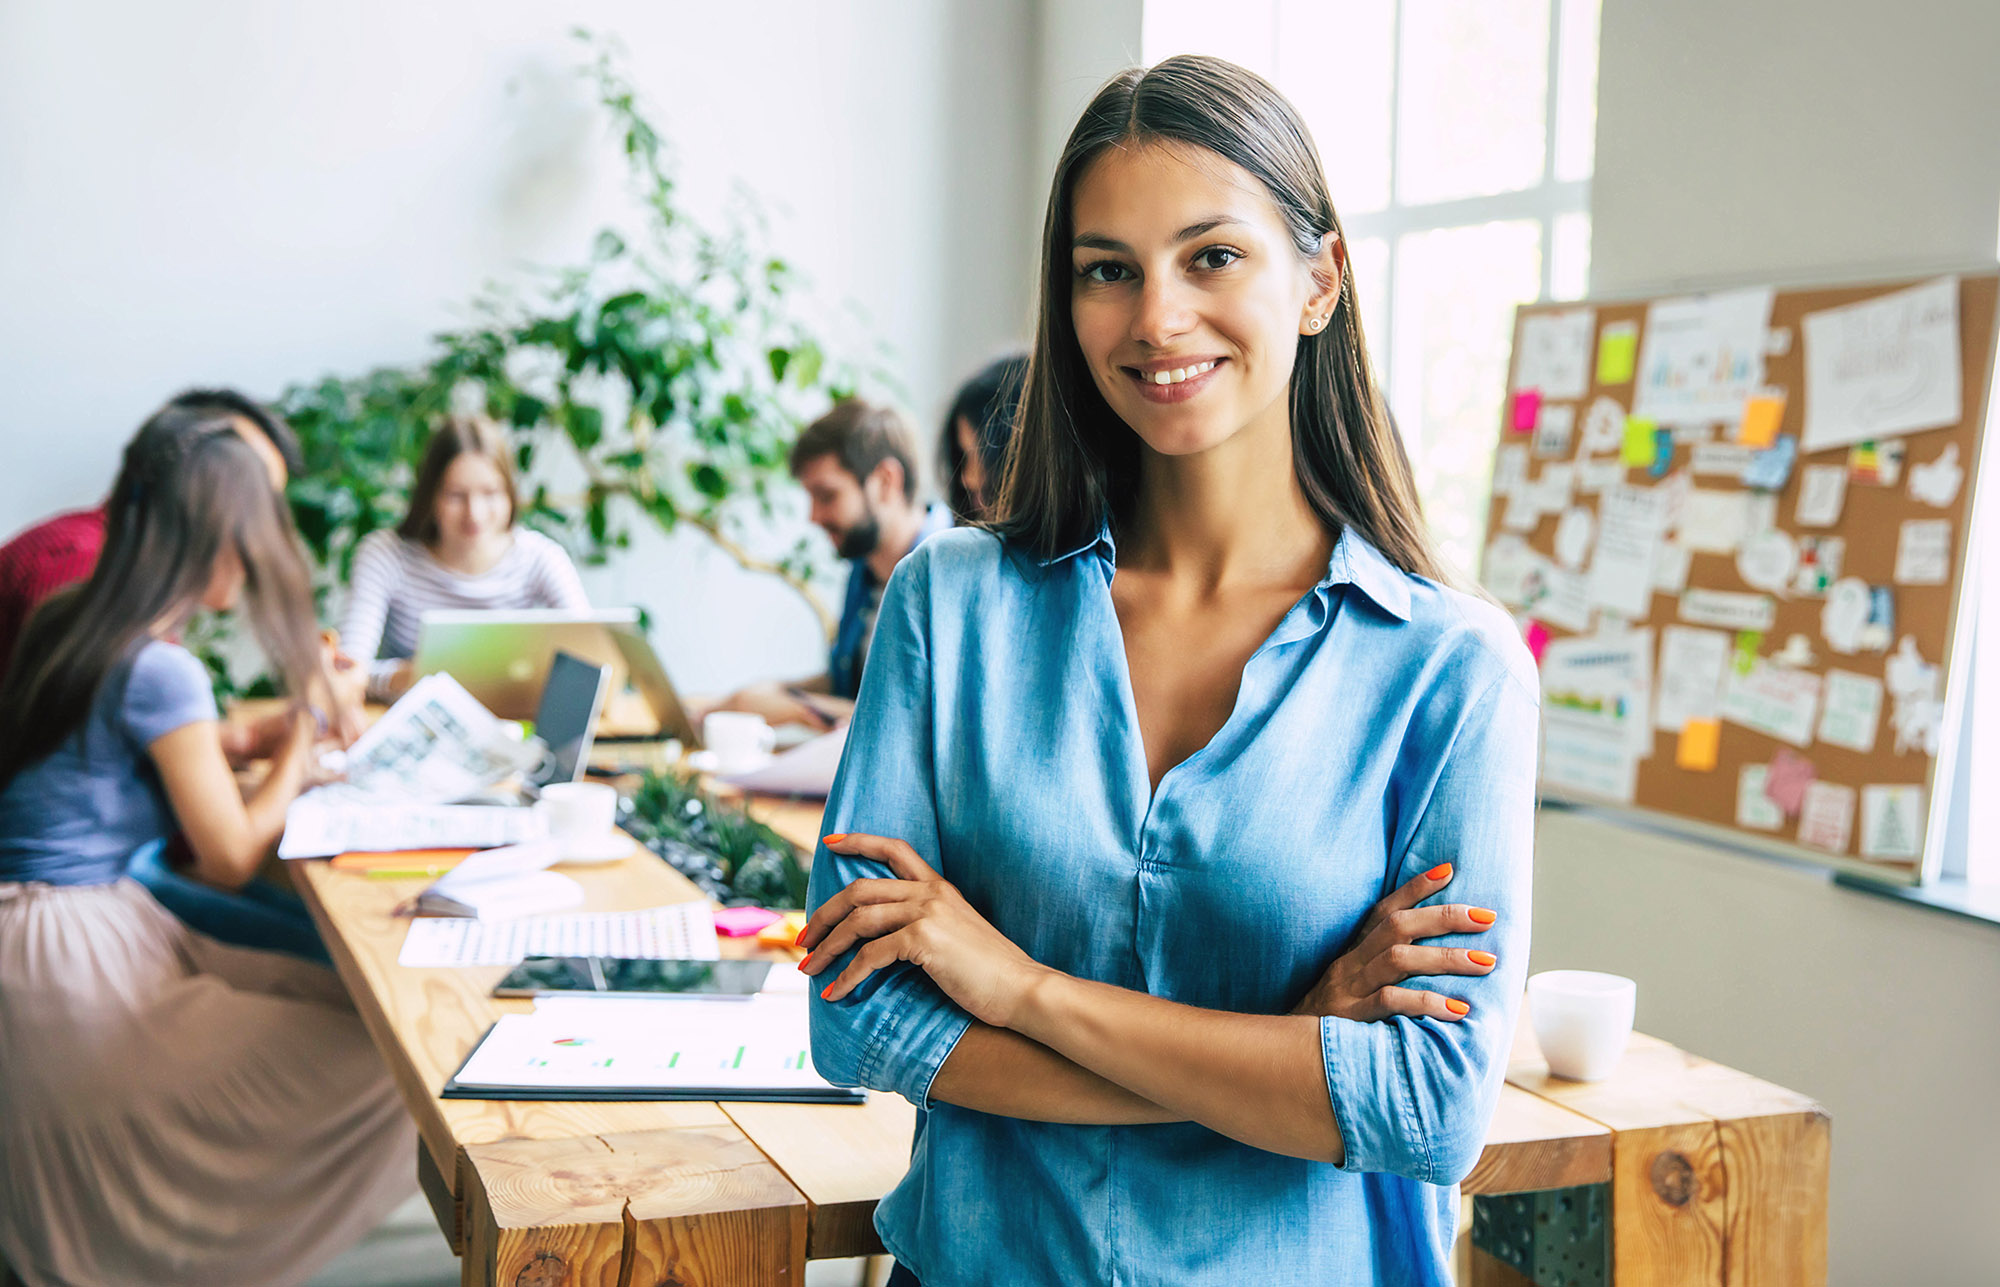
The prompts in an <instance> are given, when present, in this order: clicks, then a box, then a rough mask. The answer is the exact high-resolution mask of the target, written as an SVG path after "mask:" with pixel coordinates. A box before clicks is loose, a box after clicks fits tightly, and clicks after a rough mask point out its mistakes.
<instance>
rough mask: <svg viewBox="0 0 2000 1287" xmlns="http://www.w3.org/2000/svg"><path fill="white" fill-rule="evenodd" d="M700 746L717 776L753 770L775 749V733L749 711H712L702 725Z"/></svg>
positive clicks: (776, 733)
mask: <svg viewBox="0 0 2000 1287" xmlns="http://www.w3.org/2000/svg"><path fill="white" fill-rule="evenodd" d="M701 744H702V745H703V746H704V747H706V748H707V749H708V753H709V754H710V755H711V756H713V757H715V769H716V772H718V773H741V772H742V771H743V770H745V769H753V768H756V767H757V765H758V764H760V763H762V762H763V760H764V757H765V756H767V755H769V754H770V753H771V752H772V751H773V750H774V749H776V748H777V745H778V731H777V730H776V729H774V728H772V727H771V726H770V725H769V724H766V723H765V722H764V717H763V716H762V715H757V714H753V713H752V712H750V711H711V712H709V715H708V718H707V719H704V720H703V721H702V722H701Z"/></svg>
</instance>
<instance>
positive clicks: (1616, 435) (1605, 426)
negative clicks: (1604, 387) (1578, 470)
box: [1583, 397, 1625, 454]
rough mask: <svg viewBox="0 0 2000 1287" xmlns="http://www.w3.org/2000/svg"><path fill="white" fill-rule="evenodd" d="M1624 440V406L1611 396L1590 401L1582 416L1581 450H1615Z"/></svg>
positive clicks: (1591, 451) (1587, 452)
mask: <svg viewBox="0 0 2000 1287" xmlns="http://www.w3.org/2000/svg"><path fill="white" fill-rule="evenodd" d="M1624 440H1625V408H1623V407H1621V406H1619V405H1618V403H1617V402H1616V401H1614V400H1613V399H1611V398H1605V397H1599V398H1597V399H1595V400H1594V401H1592V402H1591V404H1590V410H1589V411H1587V412H1585V413H1584V416H1583V450H1584V452H1585V453H1586V454H1590V453H1595V452H1605V451H1617V450H1618V446H1619V444H1620V443H1621V442H1623V441H1624Z"/></svg>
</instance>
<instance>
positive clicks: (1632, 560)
mask: <svg viewBox="0 0 2000 1287" xmlns="http://www.w3.org/2000/svg"><path fill="white" fill-rule="evenodd" d="M1664 511H1665V507H1664V505H1663V503H1662V500H1661V497H1660V496H1659V494H1658V493H1657V492H1654V491H1652V490H1650V489H1648V488H1644V487H1628V486H1625V485H1623V484H1621V485H1619V486H1617V487H1612V488H1607V489H1606V490H1605V493H1604V496H1603V498H1602V500H1600V502H1599V504H1598V515H1597V549H1596V552H1595V554H1594V555H1593V557H1592V559H1591V566H1590V601H1591V602H1592V603H1594V604H1597V605H1598V606H1600V607H1604V608H1609V609H1610V610H1611V611H1613V612H1616V613H1619V614H1620V615H1621V616H1623V617H1625V618H1626V619H1627V620H1630V621H1643V620H1644V619H1645V618H1646V615H1647V613H1649V612H1650V611H1651V610H1652V604H1653V561H1654V558H1655V555H1656V552H1657V550H1658V548H1659V543H1660V534H1661V531H1662V530H1663V528H1664V527H1665V513H1664Z"/></svg>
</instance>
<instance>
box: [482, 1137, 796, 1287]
mask: <svg viewBox="0 0 2000 1287" xmlns="http://www.w3.org/2000/svg"><path fill="white" fill-rule="evenodd" d="M662 1159H671V1160H670V1161H664V1162H663V1161H662ZM465 1160H466V1165H465V1166H464V1168H463V1170H462V1176H461V1178H462V1180H463V1186H462V1191H461V1194H460V1196H461V1198H462V1199H463V1201H464V1207H465V1251H464V1260H463V1274H464V1277H463V1282H464V1283H465V1284H466V1287H490V1285H492V1284H505V1285H506V1287H600V1285H602V1287H614V1285H616V1284H625V1283H647V1284H655V1283H658V1284H672V1285H673V1287H800V1284H801V1283H802V1282H803V1280H804V1276H805V1253H806V1202H805V1198H804V1197H803V1196H801V1195H800V1193H799V1191H798V1190H797V1189H795V1188H793V1187H792V1185H791V1184H790V1183H789V1182H788V1181H787V1180H786V1179H785V1177H784V1175H783V1174H782V1173H780V1172H779V1171H778V1169H777V1168H776V1167H774V1166H772V1165H771V1163H770V1161H769V1160H768V1159H766V1158H765V1156H764V1155H763V1154H762V1153H761V1152H759V1151H758V1149H757V1148H756V1146H755V1145H753V1144H751V1143H750V1141H749V1140H748V1139H747V1138H746V1137H745V1136H744V1135H743V1133H742V1132H741V1131H739V1130H736V1129H735V1128H733V1127H682V1128H677V1129H672V1130H664V1131H645V1132H639V1133H633V1134H624V1135H598V1136H590V1137H585V1138H580V1139H563V1140H505V1141H501V1142H499V1143H495V1144H476V1145H471V1146H468V1147H467V1148H466V1150H465Z"/></svg>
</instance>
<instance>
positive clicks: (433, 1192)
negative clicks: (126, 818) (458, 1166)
mask: <svg viewBox="0 0 2000 1287" xmlns="http://www.w3.org/2000/svg"><path fill="white" fill-rule="evenodd" d="M417 1188H419V1189H421V1190H422V1191H423V1195H424V1200H425V1201H426V1202H428V1203H430V1204H431V1215H432V1216H434V1217H436V1219H437V1222H438V1228H439V1229H441V1230H443V1231H444V1240H445V1241H446V1242H448V1243H450V1244H451V1254H452V1255H454V1256H462V1255H464V1254H465V1232H464V1229H463V1224H464V1221H463V1220H461V1219H460V1214H461V1213H460V1211H459V1206H458V1195H457V1194H455V1193H453V1192H452V1191H451V1185H450V1183H448V1182H447V1181H446V1180H445V1178H444V1176H443V1175H442V1174H441V1173H440V1172H439V1171H438V1168H437V1162H436V1161H435V1160H434V1159H433V1158H432V1157H431V1151H430V1149H428V1148H426V1147H425V1146H424V1142H423V1141H422V1140H418V1141H417Z"/></svg>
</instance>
